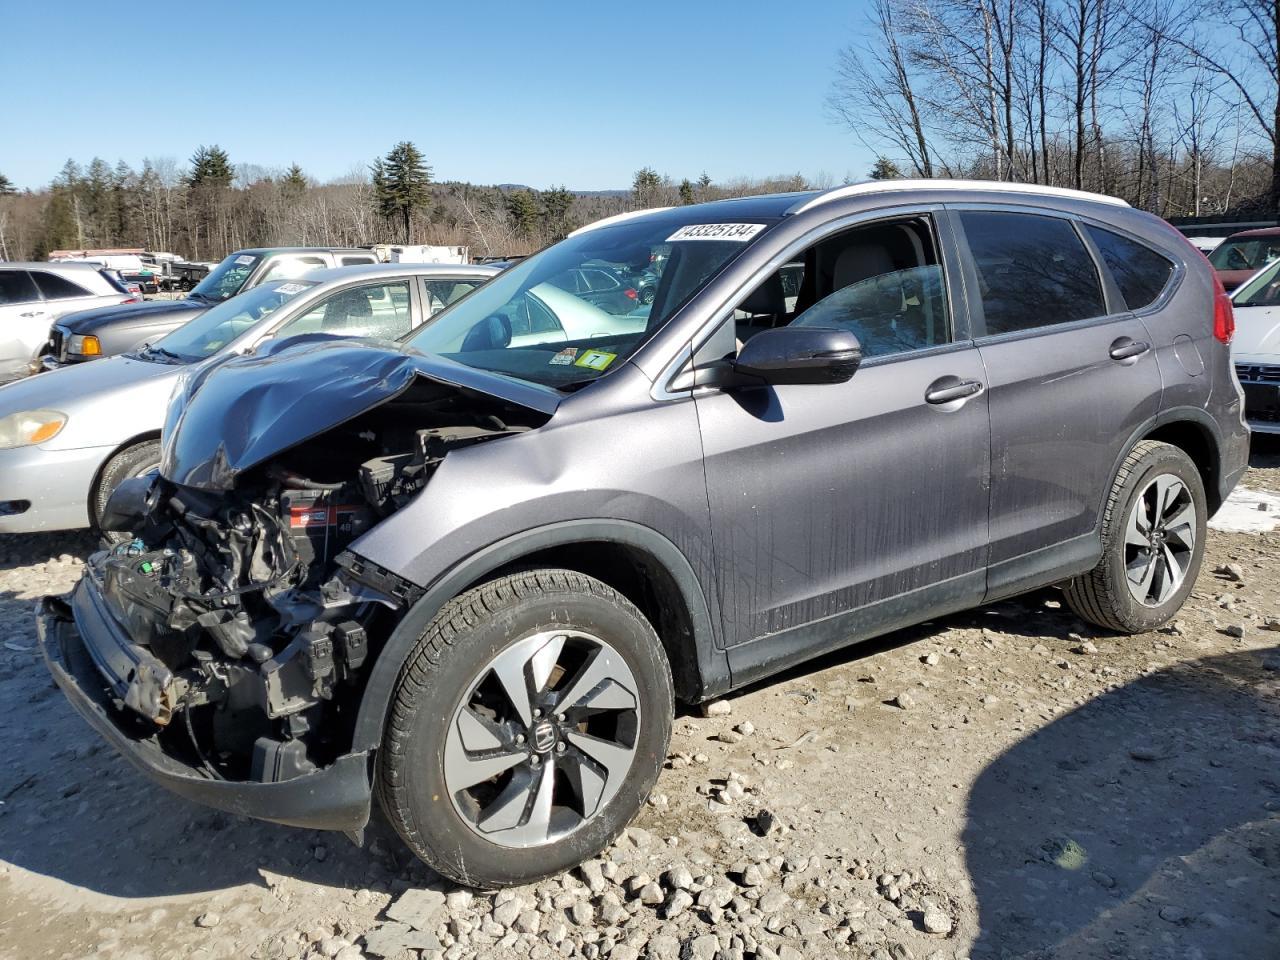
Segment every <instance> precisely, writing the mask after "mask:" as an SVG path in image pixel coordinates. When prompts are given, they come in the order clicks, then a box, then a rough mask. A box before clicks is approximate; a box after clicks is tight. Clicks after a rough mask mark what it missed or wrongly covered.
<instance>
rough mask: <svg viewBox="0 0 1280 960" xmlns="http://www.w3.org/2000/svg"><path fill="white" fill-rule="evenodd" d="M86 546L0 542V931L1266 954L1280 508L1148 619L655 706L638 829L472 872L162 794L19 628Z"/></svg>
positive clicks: (265, 949)
mask: <svg viewBox="0 0 1280 960" xmlns="http://www.w3.org/2000/svg"><path fill="white" fill-rule="evenodd" d="M1244 487H1245V488H1246V489H1245V490H1243V491H1242V492H1241V493H1242V496H1241V497H1240V498H1238V499H1239V500H1240V503H1241V506H1240V507H1239V508H1238V509H1236V510H1235V511H1234V512H1233V513H1231V514H1230V516H1229V517H1228V516H1226V515H1220V519H1221V520H1222V522H1223V523H1226V525H1228V526H1232V525H1235V526H1244V527H1250V526H1254V527H1256V526H1258V524H1257V523H1256V521H1257V520H1258V519H1259V518H1260V517H1261V518H1263V519H1264V520H1265V521H1269V520H1271V519H1272V518H1271V517H1267V516H1266V514H1267V513H1268V512H1272V511H1277V510H1278V509H1280V508H1278V507H1277V501H1270V503H1271V511H1260V510H1257V509H1256V506H1255V505H1254V504H1255V502H1256V501H1257V500H1259V499H1262V500H1267V496H1266V492H1267V491H1270V492H1271V493H1274V494H1280V446H1276V445H1268V446H1265V447H1262V448H1261V449H1258V447H1257V445H1255V455H1254V460H1253V465H1252V468H1251V470H1250V472H1249V475H1248V476H1247V477H1246V480H1245V482H1244ZM1241 518H1243V522H1237V521H1241ZM1274 519H1280V512H1277V513H1276V514H1275V517H1274ZM1268 525H1269V523H1267V522H1264V523H1263V524H1262V526H1268ZM91 549H93V543H92V541H91V539H90V538H89V537H88V536H85V535H67V534H63V535H48V536H31V537H8V538H5V537H0V625H2V627H3V630H2V631H0V632H2V633H3V638H2V639H3V642H2V643H0V730H3V734H4V738H5V743H6V747H7V750H6V754H7V756H8V757H9V759H8V760H7V761H6V762H5V763H4V765H3V767H2V768H0V956H3V957H15V958H18V957H21V958H33V957H51V958H80V957H85V956H99V957H105V958H108V960H134V958H137V960H142V958H161V957H171V956H183V957H193V958H214V957H228V958H230V957H245V956H249V957H253V958H276V957H288V958H294V957H322V956H323V957H338V958H340V960H355V958H358V957H362V956H389V957H394V958H414V957H421V958H422V960H436V958H437V957H439V956H441V955H443V956H444V957H447V958H449V960H461V958H468V957H506V956H517V957H525V956H527V957H534V958H539V957H547V958H550V957H557V956H565V957H570V956H583V957H588V958H602V960H603V958H608V960H638V958H645V957H649V958H664V960H665V958H671V960H674V958H677V957H691V958H696V960H715V958H721V960H728V958H744V957H748V958H749V957H752V956H754V957H757V958H761V960H771V958H774V957H779V958H786V960H794V958H801V957H826V956H832V955H837V956H850V957H855V958H865V957H871V958H875V960H886V958H887V960H905V958H911V957H915V958H922V960H923V958H933V960H943V958H945V960H952V958H962V957H991V958H1005V957H1018V958H1048V957H1054V958H1072V960H1074V958H1088V957H1110V958H1114V957H1123V958H1129V957H1156V958H1159V957H1167V958H1170V960H1172V958H1179V960H1181V958H1216V957H1223V958H1226V957H1231V958H1245V957H1247V958H1261V957H1275V956H1277V955H1280V954H1278V948H1277V946H1276V945H1277V944H1280V722H1278V721H1280V632H1277V631H1280V623H1275V622H1274V621H1272V620H1271V618H1273V617H1277V616H1280V602H1278V599H1280V598H1278V597H1277V590H1278V588H1280V577H1278V576H1277V575H1278V574H1280V531H1278V532H1256V531H1255V532H1228V531H1223V530H1214V531H1211V534H1210V538H1209V554H1208V558H1207V561H1206V563H1205V566H1204V570H1203V572H1202V573H1201V577H1200V581H1199V583H1198V584H1197V587H1196V590H1195V592H1194V593H1193V595H1192V598H1191V600H1190V601H1189V602H1188V604H1187V607H1186V608H1185V609H1184V611H1183V613H1182V615H1181V616H1180V617H1179V619H1178V620H1177V621H1176V622H1175V623H1174V624H1173V625H1171V626H1170V627H1168V628H1166V629H1164V630H1162V631H1159V632H1157V633H1152V634H1148V635H1145V636H1140V637H1114V636H1110V635H1107V634H1105V633H1100V632H1097V631H1094V630H1093V629H1091V628H1089V627H1087V626H1086V625H1085V624H1083V623H1081V622H1079V621H1078V620H1076V619H1075V618H1074V617H1073V616H1072V615H1071V614H1070V613H1069V612H1068V611H1066V610H1065V609H1064V608H1063V607H1062V605H1061V603H1060V602H1059V599H1058V597H1057V595H1056V594H1055V593H1054V592H1052V591H1043V592H1040V593H1037V594H1034V595H1030V596H1026V597H1022V598H1019V599H1017V600H1014V601H1009V602H1005V603H1000V604H997V605H994V606H990V607H985V608H982V609H980V610H977V611H973V612H971V613H967V614H963V615H960V616H955V617H949V618H946V619H945V620H940V621H936V622H932V623H928V624H924V625H922V626H920V627H916V628H913V629H911V630H907V631H903V632H900V633H897V634H894V635H893V636H891V637H888V638H885V639H884V640H881V641H876V642H875V643H872V644H869V645H863V646H861V647H859V648H857V649H856V650H852V651H846V652H844V653H842V654H840V655H837V656H832V657H828V658H825V659H823V660H819V661H816V662H814V663H811V664H809V665H806V666H805V667H803V668H800V669H797V670H794V671H792V672H790V673H788V674H786V675H784V676H781V677H777V678H774V679H773V680H772V681H770V682H768V683H764V684H761V685H758V686H756V687H754V688H751V689H749V690H747V691H744V692H742V693H739V694H735V695H734V696H732V697H731V698H729V699H728V700H726V701H721V702H720V703H718V704H717V705H715V706H713V707H712V708H711V709H710V710H708V711H706V712H707V713H708V714H709V715H707V716H704V715H703V712H701V711H699V712H686V713H684V714H683V715H682V716H680V717H679V718H678V719H677V721H676V724H675V734H674V737H673V742H672V745H671V758H670V760H669V763H668V767H669V769H667V770H666V771H664V773H663V776H662V778H661V780H660V781H659V783H658V788H657V789H658V791H659V792H658V793H657V794H655V796H654V797H653V798H652V799H651V803H650V805H649V806H648V807H647V808H646V809H645V811H644V812H643V814H642V815H641V817H640V818H639V821H638V824H637V826H635V827H633V828H632V829H631V830H629V831H628V832H627V833H626V834H624V836H623V837H622V838H621V839H620V840H619V842H618V843H617V844H615V846H614V847H613V848H611V849H610V850H609V851H607V852H606V854H605V855H604V856H602V857H601V858H600V859H599V860H596V861H593V862H592V863H590V864H587V865H586V866H585V867H584V868H582V869H581V870H579V871H574V872H573V873H572V874H570V875H566V876H564V877H562V878H559V879H557V880H553V881H548V882H545V883H541V884H538V885H536V886H532V887H528V888H523V889H519V890H514V891H505V892H503V893H501V894H498V895H497V896H491V895H480V894H472V893H471V892H469V891H464V890H459V889H457V888H454V887H452V886H451V885H449V884H447V883H444V882H442V881H441V880H440V879H439V878H437V877H434V876H433V875H432V874H431V873H430V871H428V870H427V869H426V868H425V867H422V866H421V865H419V864H417V863H416V862H410V861H408V860H407V858H406V856H405V854H404V853H403V851H402V848H400V847H399V845H398V844H397V843H396V842H394V841H393V840H391V839H389V838H381V837H375V838H374V839H373V841H372V843H371V844H370V845H369V847H368V848H367V849H365V850H358V849H356V848H355V847H354V846H352V845H351V844H349V843H348V842H347V841H346V840H345V839H344V838H343V837H341V836H338V835H328V834H321V833H315V832H309V831H302V830H294V829H289V828H285V827H276V826H272V825H268V824H260V823H253V822H250V821H247V820H242V819H238V818H236V817H233V816H228V815H225V814H220V813H215V812H211V811H208V810H205V809H202V808H199V807H196V806H194V805H191V804H188V803H186V802H184V801H181V800H178V799H176V798H174V797H171V796H169V795H167V794H165V793H163V792H161V791H159V790H157V789H153V788H152V787H150V786H149V785H148V784H147V782H145V781H144V780H143V779H142V778H141V777H140V776H139V775H138V774H136V773H134V771H133V770H132V769H131V768H129V767H128V766H127V765H125V764H124V763H123V762H122V761H120V760H119V759H118V758H117V757H116V756H115V755H114V754H113V753H112V752H111V751H110V750H109V749H106V748H104V747H102V746H101V745H100V743H99V741H98V739H97V737H96V736H95V735H94V734H93V733H92V732H91V731H90V730H89V729H88V727H87V726H86V725H85V724H84V723H83V722H82V721H81V720H80V719H79V718H78V717H77V716H75V715H74V714H73V713H72V711H71V709H70V708H69V707H68V706H67V705H66V704H65V703H64V702H63V700H62V698H61V696H60V695H59V694H58V693H57V691H56V690H55V689H54V688H53V687H52V684H51V683H50V681H49V679H48V676H47V674H46V672H45V670H44V667H43V665H42V664H41V663H40V662H39V660H38V657H37V655H36V654H35V653H34V652H33V650H32V645H33V643H34V626H33V620H32V615H31V606H32V601H33V600H35V599H36V598H37V597H39V596H41V595H42V594H46V593H60V592H63V591H65V590H66V589H68V588H69V587H70V586H71V585H72V584H73V582H74V581H75V579H76V577H77V576H78V573H79V569H80V565H81V562H82V560H83V558H84V557H85V556H86V555H87V553H88V552H89V551H90V550H91ZM1229 565H1230V570H1229V571H1228V570H1227V568H1228V566H1229ZM1217 570H1222V571H1223V572H1215V571H1217ZM1273 625H1274V627H1275V629H1269V627H1271V626H1273Z"/></svg>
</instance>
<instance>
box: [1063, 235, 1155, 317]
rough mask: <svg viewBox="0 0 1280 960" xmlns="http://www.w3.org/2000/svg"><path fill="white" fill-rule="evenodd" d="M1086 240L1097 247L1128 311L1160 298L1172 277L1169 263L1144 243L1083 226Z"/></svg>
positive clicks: (1145, 305) (1147, 305) (1139, 308)
mask: <svg viewBox="0 0 1280 960" xmlns="http://www.w3.org/2000/svg"><path fill="white" fill-rule="evenodd" d="M1085 230H1086V231H1087V232H1088V234H1089V239H1090V240H1092V241H1093V242H1094V244H1096V245H1097V247H1098V251H1099V252H1100V253H1101V254H1102V259H1103V262H1104V263H1106V265H1107V269H1108V270H1110V271H1111V276H1112V277H1114V278H1115V281H1116V286H1118V287H1119V288H1120V294H1121V296H1123V297H1124V302H1125V306H1127V307H1128V308H1129V309H1130V310H1142V309H1143V308H1144V307H1149V306H1151V304H1153V303H1155V301H1156V300H1158V299H1159V298H1160V294H1161V293H1163V292H1164V288H1165V287H1166V286H1167V285H1168V283H1169V278H1170V277H1172V276H1173V261H1172V260H1170V259H1169V258H1168V257H1165V256H1163V255H1162V254H1159V253H1156V252H1155V251H1154V250H1152V249H1151V248H1150V247H1148V246H1147V245H1146V244H1144V243H1139V242H1138V241H1137V240H1130V239H1129V238H1128V237H1122V236H1121V235H1120V234H1118V233H1113V232H1112V231H1110V230H1105V229H1103V228H1102V227H1095V226H1093V225H1092V224H1086V225H1085Z"/></svg>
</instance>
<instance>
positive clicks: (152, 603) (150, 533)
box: [87, 384, 547, 781]
mask: <svg viewBox="0 0 1280 960" xmlns="http://www.w3.org/2000/svg"><path fill="white" fill-rule="evenodd" d="M546 419H547V418H546V416H545V415H544V414H541V413H538V412H537V411H534V410H531V409H529V408H526V407H523V406H520V405H518V404H513V403H508V402H505V401H502V400H499V399H497V398H493V397H484V396H482V395H477V394H475V393H473V392H470V391H462V390H442V389H441V388H440V385H439V384H433V385H432V389H431V390H422V391H418V392H417V393H415V391H414V390H413V389H412V388H411V389H409V390H407V391H405V392H404V393H403V394H401V395H398V396H396V397H394V398H392V399H391V400H388V401H386V402H383V403H381V404H380V405H378V406H375V407H374V408H373V409H370V410H367V411H365V412H364V413H362V414H360V415H358V416H356V417H354V418H352V419H350V420H348V421H347V422H345V423H343V424H341V425H339V426H337V427H334V428H331V429H329V430H327V431H325V432H323V433H322V434H320V435H318V436H315V437H313V438H311V439H309V440H305V441H303V442H301V443H299V444H297V445H296V446H294V447H291V448H289V449H286V450H284V451H282V452H279V453H277V454H275V455H274V456H272V457H270V458H269V459H267V460H266V461H264V462H262V463H259V464H255V465H253V466H251V467H248V468H246V469H244V470H243V471H242V472H240V473H238V474H237V476H236V479H235V483H234V485H233V486H232V487H231V489H228V490H210V489H201V488H199V487H196V486H187V485H181V484H178V483H175V482H173V481H172V480H170V479H167V478H166V477H164V476H155V475H150V476H147V477H139V478H136V479H133V480H128V481H126V482H125V484H123V485H122V486H121V487H120V488H119V489H117V491H116V492H115V493H114V494H113V495H112V497H111V499H110V501H109V503H108V505H107V507H106V509H105V510H104V512H103V522H102V525H103V527H104V529H106V530H115V531H127V532H129V533H131V534H132V539H130V540H128V541H127V542H124V543H120V544H117V545H115V546H114V547H112V548H111V549H110V550H109V551H107V552H105V553H101V554H97V555H95V556H94V557H93V558H91V560H90V564H89V570H88V574H87V576H88V577H90V578H91V579H92V580H93V582H94V584H95V585H96V587H97V590H98V592H99V593H100V595H101V597H102V601H103V602H104V603H105V605H106V607H107V609H108V611H109V612H110V614H111V617H112V619H114V620H115V621H116V622H117V623H118V624H119V625H120V626H121V627H122V628H123V632H124V633H125V634H127V637H128V643H129V644H130V646H129V650H128V656H127V661H126V662H127V664H128V665H129V668H128V669H127V670H118V671H115V674H116V676H115V682H114V687H115V696H116V698H117V706H118V707H120V708H122V709H124V710H125V711H126V712H129V713H132V714H134V715H136V717H138V718H144V719H143V720H141V721H137V720H135V723H137V722H141V723H142V724H143V725H144V726H147V728H148V729H149V730H150V731H152V732H153V733H154V735H156V736H157V737H159V738H160V739H161V741H162V742H163V744H164V746H165V749H166V751H167V752H170V753H174V754H177V755H181V756H182V757H183V758H184V759H185V760H186V762H188V763H190V765H192V766H193V767H196V768H198V769H202V770H203V771H205V773H206V774H207V775H208V776H210V777H212V778H216V779H228V780H258V781H278V780H285V779H289V778H291V777H294V776H299V775H301V774H304V773H308V772H311V771H312V770H315V769H317V767H319V766H323V765H324V764H326V763H327V762H330V761H332V760H333V759H334V758H335V757H336V756H338V755H340V754H341V752H342V751H343V750H344V748H345V746H346V745H349V743H350V731H351V727H352V724H353V723H354V715H355V710H356V707H357V706H358V703H359V691H360V689H361V686H362V684H363V677H364V674H365V671H366V665H367V664H371V662H372V659H373V658H374V657H375V656H376V654H377V652H378V650H379V649H380V647H381V645H382V644H383V643H385V641H386V638H387V636H388V635H389V634H390V631H391V629H392V628H393V627H394V625H395V623H396V622H397V621H398V619H399V617H400V616H401V615H402V614H403V612H404V608H405V607H406V606H407V604H408V602H409V601H410V600H411V599H412V596H411V595H410V594H411V591H406V590H405V589H404V588H405V587H411V586H412V585H407V584H405V583H404V582H403V581H400V582H399V584H396V583H393V582H389V581H391V580H396V579H397V578H394V577H393V576H392V575H388V574H385V573H371V572H369V571H368V570H367V565H366V564H363V563H362V561H360V560H359V559H358V558H356V557H355V556H354V555H352V554H350V553H346V554H344V552H343V551H344V550H345V548H346V547H347V546H348V545H349V544H350V543H351V542H352V541H353V540H355V539H356V538H357V537H359V536H360V535H361V534H362V533H364V532H365V531H367V530H369V529H370V528H371V527H373V526H374V525H376V524H377V523H379V522H380V521H381V520H382V519H383V518H385V517H387V516H388V515H390V514H392V513H394V512H395V511H396V510H398V509H400V508H401V507H403V506H404V505H405V504H407V503H408V502H409V501H411V500H412V499H413V498H415V497H416V496H418V495H419V494H420V493H421V492H422V490H423V489H424V488H425V487H426V486H427V485H428V483H429V482H430V479H431V476H432V474H433V473H434V472H435V471H436V470H437V469H438V468H439V466H440V464H441V463H442V462H443V460H444V459H445V458H446V457H447V456H449V455H450V454H451V453H452V452H454V451H457V450H459V449H461V448H464V447H468V446H472V445H475V444H480V443H486V442H492V441H494V440H498V439H501V438H504V437H510V436H513V435H516V434H520V433H523V432H526V431H528V430H530V429H532V428H534V427H536V426H539V425H541V424H542V423H543V422H545V420H546ZM397 587H399V589H398V588H397ZM95 659H98V661H99V663H100V664H101V663H102V658H101V656H100V655H95ZM103 672H104V673H106V674H107V675H108V680H112V679H113V678H112V671H109V670H104V671H103Z"/></svg>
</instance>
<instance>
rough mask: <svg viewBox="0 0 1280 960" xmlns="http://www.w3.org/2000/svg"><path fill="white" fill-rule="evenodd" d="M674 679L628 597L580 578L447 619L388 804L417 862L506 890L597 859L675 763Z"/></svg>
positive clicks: (423, 665) (434, 635) (531, 574)
mask: <svg viewBox="0 0 1280 960" xmlns="http://www.w3.org/2000/svg"><path fill="white" fill-rule="evenodd" d="M673 712H674V694H673V691H672V681H671V669H670V666H669V665H668V663H667V658H666V654H665V652H664V651H663V648H662V644H661V642H660V641H659V639H658V637H657V635H656V634H655V633H654V630H653V627H652V625H650V623H649V622H648V621H647V620H646V619H645V618H644V616H643V615H642V614H641V613H640V611H639V610H637V609H636V608H635V607H634V606H633V605H632V604H631V603H630V602H629V601H628V600H627V599H626V598H625V597H623V596H622V595H621V594H619V593H618V592H617V591H615V590H613V589H612V588H610V587H608V586H606V585H605V584H603V583H601V582H600V581H598V580H595V579H592V578H591V577H587V576H584V575H583V574H580V573H576V572H573V571H570V570H550V569H539V570H529V571H524V572H521V573H515V574H511V575H510V576H506V577H502V578H500V579H498V580H494V581H492V582H490V583H486V584H483V585H481V586H479V587H476V588H474V589H472V590H469V591H467V592H466V593H464V594H462V595H460V596H458V597H456V598H455V599H453V600H451V601H450V602H449V603H448V604H446V605H445V606H444V607H443V608H442V609H441V610H440V612H439V613H438V614H437V615H436V617H435V619H434V620H433V621H432V622H431V624H430V625H429V626H428V628H427V630H426V632H425V633H424V634H423V636H422V638H421V639H420V640H419V641H418V644H417V646H416V647H415V648H414V650H413V652H412V653H411V654H410V656H409V658H408V661H407V662H406V664H405V667H404V669H403V671H402V672H401V675H400V680H399V682H398V684H397V686H396V690H395V693H394V695H393V698H392V706H391V712H390V716H389V718H388V722H387V730H386V733H385V735H384V737H383V744H382V749H381V750H379V751H378V763H377V791H378V798H379V802H380V803H381V805H382V808H383V810H384V812H385V813H386V815H387V818H388V819H389V820H390V821H391V823H392V825H393V826H394V827H395V829H396V831H397V833H399V834H400V836H401V838H402V839H403V840H404V842H405V843H406V845H408V847H409V849H410V850H412V851H413V853H414V854H416V855H417V856H418V857H420V858H421V859H422V860H424V861H425V862H426V863H427V864H429V865H430V866H431V867H432V868H433V869H435V870H436V871H437V872H438V873H441V874H443V875H444V876H446V877H449V878H450V879H452V880H455V881H457V882H459V883H463V884H467V885H469V886H478V887H501V886H509V885H513V884H524V883H530V882H533V881H535V880H539V879H542V878H544V877H548V876H552V875H554V874H557V873H560V872H562V871H564V870H566V869H568V868H570V867H572V866H574V865H576V864H578V863H580V862H582V861H583V860H585V859H587V858H588V857H591V856H593V855H595V854H596V853H599V852H600V851H601V850H603V849H604V848H605V847H606V846H608V844H609V843H610V842H611V841H612V840H613V839H614V838H615V837H616V836H617V835H618V833H620V832H621V831H622V829H623V828H624V827H626V825H627V823H628V822H630V820H631V819H632V817H634V816H635V814H636V813H637V812H638V811H639V809H640V807H641V805H642V804H643V803H644V801H645V799H646V798H647V797H648V795H649V791H650V790H651V789H652V788H653V785H654V783H655V782H656V781H657V778H658V774H659V772H660V770H661V768H662V764H663V762H664V760H665V758H666V752H667V745H668V742H669V740H670V736H671V722H672V717H673Z"/></svg>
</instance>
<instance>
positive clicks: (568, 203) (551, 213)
mask: <svg viewBox="0 0 1280 960" xmlns="http://www.w3.org/2000/svg"><path fill="white" fill-rule="evenodd" d="M572 207H573V194H572V193H570V192H569V191H568V190H566V189H565V188H564V185H563V184H562V185H561V186H558V187H552V188H551V189H550V190H548V191H546V192H545V193H543V195H542V209H543V218H544V222H545V223H546V232H547V239H548V240H550V241H551V242H552V243H555V242H556V241H558V240H563V239H564V238H565V236H567V235H568V233H569V231H570V230H571V229H572V226H571V224H570V223H569V210H570V209H571V208H572Z"/></svg>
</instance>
